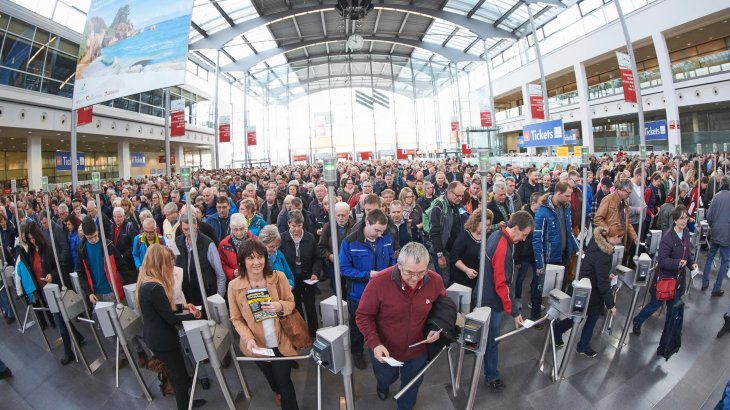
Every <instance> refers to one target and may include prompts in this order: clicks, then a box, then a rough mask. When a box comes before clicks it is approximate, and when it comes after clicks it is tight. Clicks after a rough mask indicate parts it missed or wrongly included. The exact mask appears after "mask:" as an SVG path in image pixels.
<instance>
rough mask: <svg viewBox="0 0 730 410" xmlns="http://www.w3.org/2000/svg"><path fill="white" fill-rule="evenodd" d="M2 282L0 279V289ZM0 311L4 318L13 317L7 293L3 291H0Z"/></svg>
mask: <svg viewBox="0 0 730 410" xmlns="http://www.w3.org/2000/svg"><path fill="white" fill-rule="evenodd" d="M3 285H4V284H3V281H2V279H0V287H2V286H3ZM0 309H2V311H3V313H4V314H5V316H6V317H7V318H8V319H10V318H12V317H14V316H13V309H12V308H11V306H10V300H9V299H8V293H7V292H6V291H5V289H2V290H0Z"/></svg>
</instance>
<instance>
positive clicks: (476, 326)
mask: <svg viewBox="0 0 730 410" xmlns="http://www.w3.org/2000/svg"><path fill="white" fill-rule="evenodd" d="M491 314H492V309H490V308H488V307H480V308H477V309H474V310H473V311H472V312H471V313H469V314H467V315H466V317H465V322H464V328H463V329H462V331H461V343H462V344H463V345H464V348H465V349H466V350H469V351H472V352H474V353H478V354H482V355H483V354H484V353H485V352H486V351H487V337H488V336H489V317H490V315H491Z"/></svg>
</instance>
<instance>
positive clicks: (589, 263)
mask: <svg viewBox="0 0 730 410" xmlns="http://www.w3.org/2000/svg"><path fill="white" fill-rule="evenodd" d="M605 231H606V229H605V228H603V227H600V226H599V227H597V228H596V229H595V230H594V231H593V239H591V241H590V242H589V243H588V247H587V248H586V250H585V256H584V257H583V260H582V261H581V265H580V278H581V279H583V278H588V279H590V281H591V289H592V290H591V298H590V300H589V301H588V312H589V313H594V314H595V313H602V312H603V310H604V309H611V308H612V307H613V306H614V300H613V292H612V291H611V279H609V275H610V274H611V261H612V259H613V251H614V246H613V245H611V244H610V243H608V241H606V240H605V239H603V236H602V233H603V232H605Z"/></svg>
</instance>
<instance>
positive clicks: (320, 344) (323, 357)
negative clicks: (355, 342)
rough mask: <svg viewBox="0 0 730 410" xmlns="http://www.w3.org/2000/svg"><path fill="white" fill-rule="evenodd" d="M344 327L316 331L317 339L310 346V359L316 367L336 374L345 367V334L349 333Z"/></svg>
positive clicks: (330, 327)
mask: <svg viewBox="0 0 730 410" xmlns="http://www.w3.org/2000/svg"><path fill="white" fill-rule="evenodd" d="M349 331H350V330H349V328H348V327H347V326H345V325H338V326H329V327H324V328H321V329H318V330H317V337H316V339H315V340H314V344H313V345H312V359H314V362H315V363H317V365H319V366H322V367H324V368H325V369H327V370H329V371H331V372H332V373H334V374H338V373H339V372H340V371H341V370H342V368H343V367H344V366H345V340H344V336H345V333H347V332H349Z"/></svg>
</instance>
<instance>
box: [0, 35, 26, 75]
mask: <svg viewBox="0 0 730 410" xmlns="http://www.w3.org/2000/svg"><path fill="white" fill-rule="evenodd" d="M30 48H31V46H30V41H28V40H25V39H23V38H20V37H17V36H15V35H13V34H7V35H6V36H5V44H4V45H3V51H2V55H0V64H2V65H4V66H6V67H10V68H15V69H20V68H21V67H22V68H25V64H26V62H27V61H28V59H29V58H30Z"/></svg>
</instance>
